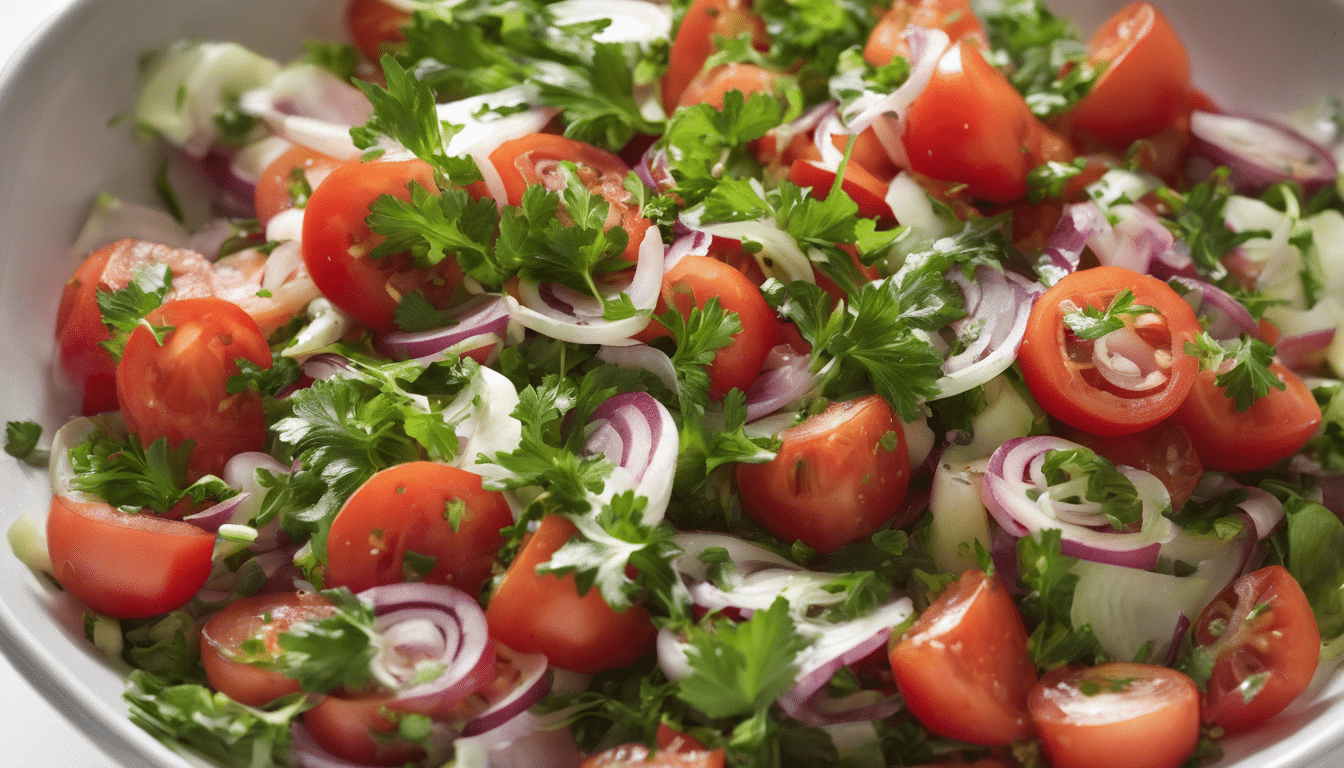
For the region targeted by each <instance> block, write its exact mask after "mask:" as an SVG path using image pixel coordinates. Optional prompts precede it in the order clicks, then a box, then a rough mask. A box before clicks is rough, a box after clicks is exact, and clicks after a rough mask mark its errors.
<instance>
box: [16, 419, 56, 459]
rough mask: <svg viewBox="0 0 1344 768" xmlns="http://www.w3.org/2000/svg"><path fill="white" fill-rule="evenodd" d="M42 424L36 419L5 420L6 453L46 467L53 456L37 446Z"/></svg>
mask: <svg viewBox="0 0 1344 768" xmlns="http://www.w3.org/2000/svg"><path fill="white" fill-rule="evenodd" d="M41 439H42V425H41V424H38V423H37V422H35V421H7V422H5V453H8V454H9V455H10V456H13V457H14V458H16V459H19V460H21V461H25V462H27V463H29V464H31V465H32V466H34V467H45V466H47V462H48V461H49V460H50V458H51V456H50V455H49V454H48V452H47V451H45V450H42V449H39V448H38V447H37V442H38V440H41Z"/></svg>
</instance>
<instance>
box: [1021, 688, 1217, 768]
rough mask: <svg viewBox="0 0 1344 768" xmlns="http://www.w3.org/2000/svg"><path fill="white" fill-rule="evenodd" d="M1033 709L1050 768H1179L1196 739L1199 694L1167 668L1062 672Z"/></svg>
mask: <svg viewBox="0 0 1344 768" xmlns="http://www.w3.org/2000/svg"><path fill="white" fill-rule="evenodd" d="M1030 706H1031V718H1032V722H1033V723H1035V725H1036V730H1037V731H1038V732H1039V734H1040V737H1041V742H1042V744H1043V745H1044V746H1045V753H1046V755H1048V756H1049V758H1050V765H1051V766H1054V768H1178V766H1180V765H1181V764H1182V763H1184V762H1185V760H1186V759H1187V758H1189V757H1190V755H1191V754H1193V753H1194V751H1195V745H1196V744H1197V743H1198V741H1199V689H1198V688H1197V687H1196V686H1195V681H1194V680H1191V679H1190V678H1189V677H1188V676H1186V675H1185V674H1183V673H1181V672H1178V671H1176V670H1174V669H1169V668H1167V667H1158V666H1153V665H1149V664H1135V663H1130V662H1111V663H1108V664H1102V665H1099V666H1096V667H1090V668H1086V669H1077V670H1067V669H1061V670H1058V671H1057V672H1056V673H1053V674H1050V675H1047V676H1046V677H1045V678H1044V679H1042V680H1041V682H1040V684H1038V685H1037V686H1036V687H1035V688H1033V689H1032V691H1031V699H1030Z"/></svg>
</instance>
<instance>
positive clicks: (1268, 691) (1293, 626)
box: [1192, 565, 1321, 733]
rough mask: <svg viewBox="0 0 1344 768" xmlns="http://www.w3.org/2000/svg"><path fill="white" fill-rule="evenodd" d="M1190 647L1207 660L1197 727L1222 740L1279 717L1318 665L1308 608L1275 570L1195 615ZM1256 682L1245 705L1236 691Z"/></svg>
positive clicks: (1242, 582)
mask: <svg viewBox="0 0 1344 768" xmlns="http://www.w3.org/2000/svg"><path fill="white" fill-rule="evenodd" d="M1253 611H1254V612H1255V614H1256V615H1255V616H1254V617H1252V616H1251V613H1252V612H1253ZM1192 639H1193V642H1194V644H1195V645H1196V647H1198V648H1200V649H1201V650H1203V651H1204V652H1205V653H1207V654H1208V655H1209V656H1210V657H1211V658H1212V659H1213V660H1214V666H1213V674H1212V676H1211V677H1210V678H1209V681H1208V684H1207V686H1206V691H1205V693H1204V721H1205V722H1208V723H1213V724H1215V725H1218V726H1221V727H1223V728H1224V729H1226V730H1227V731H1228V732H1229V733H1236V732H1240V731H1245V730H1248V729H1250V728H1254V727H1255V726H1257V725H1259V724H1261V723H1263V722H1265V721H1266V720H1268V719H1270V718H1271V717H1273V716H1274V715H1277V714H1278V713H1279V712H1281V711H1283V709H1284V708H1285V707H1287V706H1288V705H1289V704H1291V703H1292V702H1293V700H1294V699H1296V698H1297V697H1298V696H1300V695H1302V692H1303V691H1305V690H1306V689H1307V686H1308V685H1310V683H1311V677H1312V675H1314V674H1315V673H1316V666H1317V663H1318V660H1319V658H1320V649H1321V634H1320V629H1319V628H1318V627H1317V624H1316V617H1315V616H1314V615H1313V614H1312V611H1311V604H1310V602H1308V600H1307V596H1306V595H1305V594H1304V593H1303V592H1302V587H1301V586H1299V585H1298V583H1297V581H1296V580H1295V579H1294V578H1293V577H1292V575H1291V574H1289V573H1288V570H1287V569H1285V568H1284V567H1283V566H1281V565H1272V566H1269V567H1266V568H1261V569H1260V570H1258V571H1253V572H1251V573H1249V574H1247V575H1245V576H1242V577H1241V578H1239V579H1237V580H1236V581H1234V582H1232V583H1231V584H1229V585H1228V586H1227V588H1226V589H1224V590H1223V591H1222V592H1220V593H1219V594H1218V596H1217V597H1215V598H1214V599H1213V600H1212V601H1211V602H1210V603H1209V605H1208V606H1207V607H1206V608H1205V609H1204V612H1203V613H1201V614H1200V616H1199V620H1198V621H1196V622H1195V625H1194V627H1193V628H1192ZM1257 674H1264V675H1265V676H1266V677H1265V681H1264V684H1263V687H1261V689H1260V691H1259V692H1258V693H1256V694H1255V695H1254V696H1253V697H1252V698H1251V699H1250V700H1249V701H1247V700H1246V698H1245V696H1244V695H1243V693H1242V691H1241V689H1240V686H1241V684H1242V681H1243V680H1245V679H1246V678H1247V677H1249V676H1251V675H1257Z"/></svg>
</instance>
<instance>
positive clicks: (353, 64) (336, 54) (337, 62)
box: [303, 40, 359, 81]
mask: <svg viewBox="0 0 1344 768" xmlns="http://www.w3.org/2000/svg"><path fill="white" fill-rule="evenodd" d="M303 59H304V61H307V62H309V63H312V64H316V65H317V66H319V67H322V68H323V69H326V70H327V71H329V72H331V73H332V74H333V75H335V76H337V77H339V78H340V79H342V80H347V81H348V80H351V79H352V78H354V76H355V71H356V70H357V69H359V50H358V49H357V48H355V46H353V45H351V44H350V43H330V42H325V41H321V40H305V41H304V43H303Z"/></svg>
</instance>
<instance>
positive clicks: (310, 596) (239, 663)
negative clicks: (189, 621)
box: [201, 592, 336, 707]
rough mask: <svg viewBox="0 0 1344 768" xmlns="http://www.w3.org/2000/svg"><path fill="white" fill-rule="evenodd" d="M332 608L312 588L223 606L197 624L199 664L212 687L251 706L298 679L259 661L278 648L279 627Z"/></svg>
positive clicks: (293, 686)
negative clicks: (217, 611)
mask: <svg viewBox="0 0 1344 768" xmlns="http://www.w3.org/2000/svg"><path fill="white" fill-rule="evenodd" d="M335 610H336V609H335V607H334V606H333V605H332V604H331V601H330V600H327V599H326V598H325V597H322V596H321V595H318V594H316V593H313V592H276V593H274V594H268V595H253V596H252V597H245V598H242V599H241V600H236V601H234V602H232V603H229V604H228V605H226V606H224V608H223V610H221V611H220V612H219V613H216V614H215V615H214V616H211V617H210V620H209V621H207V622H206V623H205V626H203V627H201V665H202V666H204V667H205V677H206V679H207V680H209V681H210V687H211V688H214V689H215V690H216V691H219V692H220V693H222V694H224V695H226V696H228V697H229V698H231V699H233V700H234V701H237V702H240V703H242V704H246V705H248V706H249V707H263V706H265V705H267V704H269V703H271V702H272V701H275V700H276V699H278V698H280V697H281V696H285V695H287V694H291V693H298V692H299V691H300V690H302V689H301V688H300V687H299V681H298V680H295V679H294V678H292V677H286V676H285V675H283V674H281V673H279V672H277V671H275V670H272V669H267V668H266V667H265V666H263V663H264V662H267V661H271V660H273V659H274V658H275V656H276V654H278V653H279V652H280V641H279V638H280V633H282V632H286V631H288V630H289V628H290V627H292V626H294V625H295V624H298V623H301V622H306V621H315V620H318V619H323V618H326V617H327V616H330V615H331V614H332V613H334V612H335ZM258 647H259V648H258Z"/></svg>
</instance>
